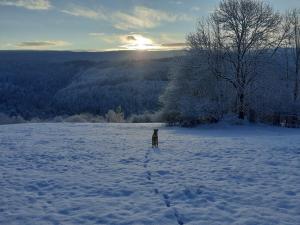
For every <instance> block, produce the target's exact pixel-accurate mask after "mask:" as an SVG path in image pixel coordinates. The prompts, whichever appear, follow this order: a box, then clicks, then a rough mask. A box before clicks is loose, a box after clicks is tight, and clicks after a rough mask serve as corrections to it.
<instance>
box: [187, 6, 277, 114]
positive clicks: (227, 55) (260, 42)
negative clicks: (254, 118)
mask: <svg viewBox="0 0 300 225" xmlns="http://www.w3.org/2000/svg"><path fill="white" fill-rule="evenodd" d="M281 21H282V17H281V15H280V14H279V13H277V12H274V11H273V9H272V7H271V6H270V5H268V4H267V3H263V2H260V1H256V0H222V1H221V2H220V4H219V6H218V8H217V9H216V10H215V11H214V12H213V13H212V14H211V16H210V17H209V19H208V20H207V21H205V22H203V21H200V22H199V26H198V29H197V31H196V32H195V33H193V34H191V35H189V37H188V44H189V46H190V48H191V49H192V50H198V51H205V52H206V53H207V57H208V58H209V65H210V66H211V71H212V72H213V73H214V75H215V76H216V77H219V78H221V79H223V80H225V81H226V82H228V83H230V84H231V85H232V86H233V88H234V89H235V91H236V99H237V106H236V111H237V113H238V116H239V118H240V119H244V117H245V114H246V98H247V94H248V93H249V87H250V86H251V84H252V83H253V82H254V80H255V79H256V78H257V75H258V73H257V70H256V68H257V67H258V64H260V63H261V60H262V59H263V58H264V57H265V56H268V55H269V53H268V50H271V49H272V50H273V49H276V48H277V47H278V46H279V44H280V43H281V41H282V35H280V34H281V32H280V28H281Z"/></svg>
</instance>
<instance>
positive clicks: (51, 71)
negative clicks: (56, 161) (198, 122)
mask: <svg viewBox="0 0 300 225" xmlns="http://www.w3.org/2000/svg"><path fill="white" fill-rule="evenodd" d="M182 54H183V52H107V53H105V52H104V53H82V54H80V53H72V52H23V51H2V52H0V57H1V58H0V112H1V113H3V114H6V115H8V116H10V117H14V116H21V117H23V118H24V119H25V120H31V119H33V118H39V119H49V118H53V117H55V116H61V115H68V116H70V115H75V114H81V113H90V114H92V115H100V116H105V114H106V113H107V112H108V111H109V110H115V109H117V108H118V107H121V110H122V112H123V114H124V116H125V117H126V118H127V117H129V116H130V115H132V114H143V113H144V112H146V111H148V112H155V111H158V110H159V109H160V103H159V96H160V95H161V94H162V92H163V90H164V89H165V87H166V85H167V84H168V81H169V71H170V68H171V67H172V65H173V64H174V62H175V61H177V60H178V56H179V55H182Z"/></svg>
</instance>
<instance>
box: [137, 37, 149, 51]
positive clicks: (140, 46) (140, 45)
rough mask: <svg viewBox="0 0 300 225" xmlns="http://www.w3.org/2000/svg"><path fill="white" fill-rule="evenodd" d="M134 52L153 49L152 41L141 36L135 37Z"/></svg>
mask: <svg viewBox="0 0 300 225" xmlns="http://www.w3.org/2000/svg"><path fill="white" fill-rule="evenodd" d="M135 47H136V50H147V49H151V48H153V41H152V40H150V39H148V38H145V37H143V36H136V40H135Z"/></svg>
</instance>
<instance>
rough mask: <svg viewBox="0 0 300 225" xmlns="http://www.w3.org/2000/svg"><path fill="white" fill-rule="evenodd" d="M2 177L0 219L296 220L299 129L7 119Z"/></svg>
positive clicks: (198, 223)
mask: <svg viewBox="0 0 300 225" xmlns="http://www.w3.org/2000/svg"><path fill="white" fill-rule="evenodd" d="M154 127H160V131H159V137H160V149H159V150H155V151H154V150H153V149H151V148H150V144H151V143H150V141H151V135H152V128H154ZM0 175H1V179H0V187H1V189H0V224H1V225H2V224H3V225H14V224H18V225H27V224H28V225H44V224H45V225H46V224H57V225H58V224H63V225H65V224H66V225H69V224H84V225H85V224H91V225H92V224H105V225H110V224H114V225H116V224H124V225H125V224H128V225H129V224H130V225H131V224H136V225H137V224H151V225H168V224H173V225H177V224H190V225H202V224H207V225H214V224H218V225H219V224H249V225H250V224H251V225H252V224H253V225H259V224H262V225H269V224H281V225H285V224H286V225H287V224H290V225H298V224H300V130H291V129H282V128H271V127H266V126H253V127H251V126H244V127H238V126H236V127H234V126H232V127H231V126H223V127H221V126H209V127H202V128H197V129H183V128H182V129H181V128H165V127H162V125H160V124H148V125H146V124H22V125H5V126H0Z"/></svg>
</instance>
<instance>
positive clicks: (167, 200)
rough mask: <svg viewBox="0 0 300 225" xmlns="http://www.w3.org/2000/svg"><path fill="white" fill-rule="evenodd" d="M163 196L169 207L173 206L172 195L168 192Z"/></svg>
mask: <svg viewBox="0 0 300 225" xmlns="http://www.w3.org/2000/svg"><path fill="white" fill-rule="evenodd" d="M163 197H164V201H165V204H166V206H167V207H170V206H171V202H170V197H169V195H168V194H163Z"/></svg>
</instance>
